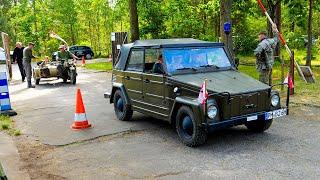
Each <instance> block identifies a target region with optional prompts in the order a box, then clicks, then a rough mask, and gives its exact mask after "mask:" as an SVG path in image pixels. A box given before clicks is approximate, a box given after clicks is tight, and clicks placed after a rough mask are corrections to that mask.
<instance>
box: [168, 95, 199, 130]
mask: <svg viewBox="0 0 320 180" xmlns="http://www.w3.org/2000/svg"><path fill="white" fill-rule="evenodd" d="M181 106H189V107H190V108H191V109H192V111H193V113H194V116H195V118H196V120H197V121H198V123H199V125H200V124H201V123H203V122H204V111H203V107H202V105H201V103H200V102H199V101H198V98H190V97H184V96H179V97H176V98H175V100H174V103H173V106H172V107H173V108H172V110H171V112H170V117H171V120H172V123H173V122H175V118H176V115H177V112H178V110H179V108H180V107H181ZM173 120H174V121H173Z"/></svg>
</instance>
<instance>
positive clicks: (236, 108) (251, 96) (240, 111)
mask: <svg viewBox="0 0 320 180" xmlns="http://www.w3.org/2000/svg"><path fill="white" fill-rule="evenodd" d="M221 105H222V109H223V111H222V117H223V119H230V118H232V117H236V116H242V115H247V114H252V113H256V112H262V111H267V110H268V108H269V93H268V92H267V91H260V92H254V93H247V94H241V95H232V96H231V98H230V100H229V101H228V99H227V98H224V100H223V101H221Z"/></svg>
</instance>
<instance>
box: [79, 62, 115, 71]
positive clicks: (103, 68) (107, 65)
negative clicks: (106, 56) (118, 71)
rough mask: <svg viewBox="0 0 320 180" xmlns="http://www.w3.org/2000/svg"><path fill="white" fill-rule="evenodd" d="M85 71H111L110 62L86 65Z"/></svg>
mask: <svg viewBox="0 0 320 180" xmlns="http://www.w3.org/2000/svg"><path fill="white" fill-rule="evenodd" d="M85 68H86V69H91V70H97V71H111V70H112V62H98V63H92V64H86V66H85Z"/></svg>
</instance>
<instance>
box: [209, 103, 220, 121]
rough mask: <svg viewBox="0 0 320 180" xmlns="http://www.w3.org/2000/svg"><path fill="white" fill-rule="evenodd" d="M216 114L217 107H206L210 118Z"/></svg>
mask: <svg viewBox="0 0 320 180" xmlns="http://www.w3.org/2000/svg"><path fill="white" fill-rule="evenodd" d="M217 114H218V108H217V107H216V106H209V107H208V117H209V118H210V119H214V118H215V117H216V116H217Z"/></svg>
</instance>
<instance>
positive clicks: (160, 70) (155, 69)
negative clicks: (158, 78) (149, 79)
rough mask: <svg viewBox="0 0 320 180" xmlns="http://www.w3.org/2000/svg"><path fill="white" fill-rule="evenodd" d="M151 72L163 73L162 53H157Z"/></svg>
mask: <svg viewBox="0 0 320 180" xmlns="http://www.w3.org/2000/svg"><path fill="white" fill-rule="evenodd" d="M152 72H153V73H155V74H164V72H165V71H164V68H163V57H162V54H160V55H159V57H158V62H156V63H155V64H154V65H153V68H152Z"/></svg>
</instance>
